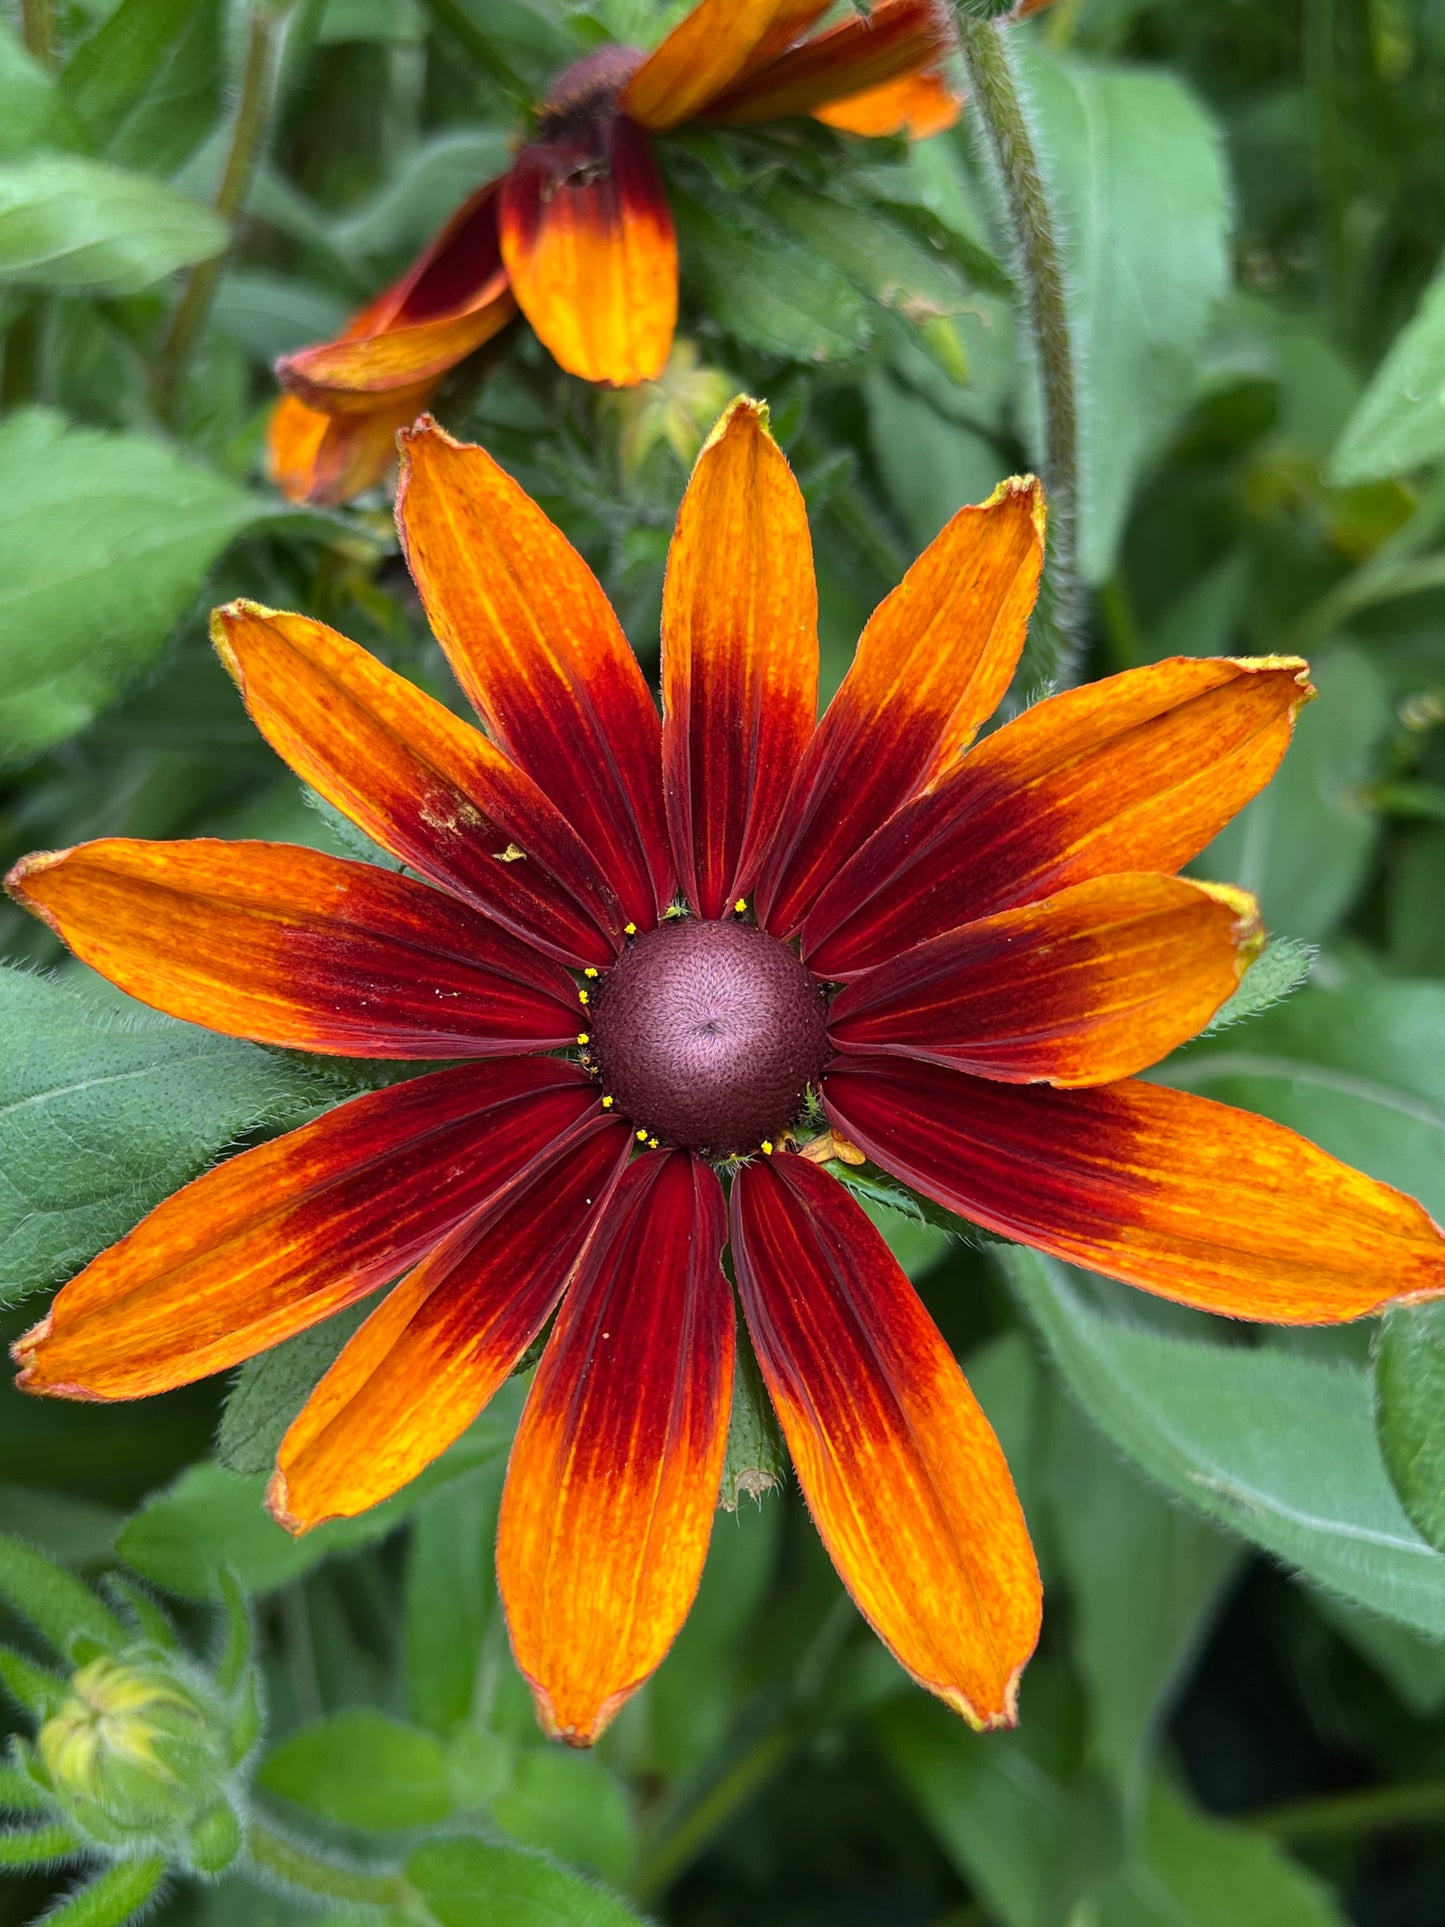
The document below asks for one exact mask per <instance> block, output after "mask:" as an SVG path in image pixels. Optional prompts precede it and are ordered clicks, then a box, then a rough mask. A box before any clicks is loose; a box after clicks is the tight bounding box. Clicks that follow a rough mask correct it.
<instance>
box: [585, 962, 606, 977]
mask: <svg viewBox="0 0 1445 1927" xmlns="http://www.w3.org/2000/svg"><path fill="white" fill-rule="evenodd" d="M582 975H583V976H584V977H597V976H600V975H601V972H600V971H598V970H596V969H594V968H593V966H592V965H591V964H588V966H587V968H586V969H585V970H584V971H583V972H582Z"/></svg>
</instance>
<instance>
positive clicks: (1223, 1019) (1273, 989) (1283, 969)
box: [1200, 937, 1315, 1037]
mask: <svg viewBox="0 0 1445 1927" xmlns="http://www.w3.org/2000/svg"><path fill="white" fill-rule="evenodd" d="M1314 960H1315V950H1314V946H1313V945H1312V944H1308V943H1301V942H1300V940H1299V938H1298V937H1271V938H1270V940H1269V942H1268V943H1267V944H1266V945H1265V947H1264V949H1263V950H1262V951H1261V952H1260V954H1259V956H1257V957H1256V958H1255V960H1254V962H1253V963H1252V964H1251V965H1250V966H1249V968H1248V970H1246V971H1245V973H1244V976H1243V978H1242V980H1241V982H1240V986H1239V988H1238V990H1236V991H1235V993H1234V995H1233V996H1232V997H1231V998H1230V999H1229V1001H1228V1002H1227V1003H1224V1004H1221V1005H1220V1007H1219V1009H1218V1010H1217V1011H1215V1013H1214V1015H1213V1017H1212V1018H1211V1019H1210V1021H1209V1022H1208V1024H1206V1026H1205V1027H1204V1029H1203V1030H1202V1031H1201V1032H1200V1035H1201V1036H1202V1037H1210V1036H1212V1035H1213V1034H1214V1032H1215V1031H1218V1030H1228V1029H1230V1027H1231V1026H1232V1025H1234V1024H1242V1023H1244V1021H1245V1020H1246V1019H1247V1018H1250V1017H1258V1016H1259V1014H1260V1012H1261V1011H1264V1010H1271V1009H1273V1007H1274V1005H1276V1004H1282V1003H1283V1002H1284V1001H1285V999H1286V998H1287V997H1291V996H1293V994H1294V993H1295V991H1297V990H1298V989H1299V988H1300V986H1301V985H1302V984H1304V983H1306V982H1307V981H1308V979H1309V974H1310V971H1311V970H1312V969H1313V968H1314Z"/></svg>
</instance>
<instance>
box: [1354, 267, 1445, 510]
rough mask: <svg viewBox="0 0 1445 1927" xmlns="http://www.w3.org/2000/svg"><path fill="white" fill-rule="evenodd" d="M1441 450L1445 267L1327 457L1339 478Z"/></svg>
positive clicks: (1400, 465) (1394, 467) (1378, 471)
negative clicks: (1329, 456)
mask: <svg viewBox="0 0 1445 1927" xmlns="http://www.w3.org/2000/svg"><path fill="white" fill-rule="evenodd" d="M1442 455H1445V267H1442V268H1441V269H1440V270H1439V271H1438V272H1437V273H1436V276H1435V279H1434V280H1433V281H1432V282H1431V283H1430V285H1429V287H1428V288H1426V290H1425V292H1424V294H1423V295H1422V296H1421V298H1420V305H1419V307H1418V309H1417V310H1416V312H1415V314H1414V316H1413V317H1412V319H1411V320H1409V321H1408V322H1406V324H1405V326H1404V327H1403V328H1402V329H1401V331H1400V333H1399V334H1398V335H1397V336H1396V338H1395V340H1394V342H1393V344H1392V345H1391V348H1390V351H1389V353H1388V354H1387V355H1386V356H1385V359H1384V361H1383V362H1382V363H1381V364H1380V366H1379V367H1378V368H1377V369H1376V371H1375V374H1374V376H1373V378H1372V379H1371V381H1370V385H1369V387H1368V388H1366V390H1365V392H1364V394H1363V395H1361V397H1360V399H1359V402H1358V403H1357V405H1356V407H1355V411H1354V413H1353V414H1352V415H1351V416H1350V419H1349V420H1348V421H1347V422H1346V424H1345V429H1344V433H1343V434H1342V435H1341V436H1340V439H1339V441H1338V443H1337V444H1336V445H1335V451H1334V454H1333V455H1332V456H1331V458H1330V465H1329V471H1328V479H1329V480H1330V481H1331V482H1334V483H1338V484H1340V485H1341V486H1345V487H1348V486H1351V485H1352V484H1355V483H1359V482H1375V481H1381V480H1383V479H1384V478H1385V477H1387V476H1391V475H1408V474H1409V473H1410V471H1411V470H1412V469H1416V468H1420V467H1421V466H1422V465H1423V464H1424V463H1426V462H1435V461H1438V460H1439V459H1440V457H1441V456H1442Z"/></svg>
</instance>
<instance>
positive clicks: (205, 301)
mask: <svg viewBox="0 0 1445 1927" xmlns="http://www.w3.org/2000/svg"><path fill="white" fill-rule="evenodd" d="M275 36H276V10H275V9H274V8H272V7H270V6H268V5H266V4H265V0H258V4H257V5H255V6H254V7H253V8H252V11H251V19H250V24H249V26H248V28H247V33H246V65H245V71H244V72H243V74H242V76H241V98H240V100H239V101H238V103H237V106H236V119H235V122H234V125H233V126H232V129H231V148H230V152H229V153H228V154H227V156H226V167H225V172H224V173H223V174H222V176H221V185H220V186H219V188H217V190H216V199H215V208H216V212H217V213H218V214H219V215H220V216H221V218H222V219H223V220H224V221H226V222H227V223H228V224H230V223H233V222H234V221H235V219H236V217H237V216H238V215H239V214H240V213H241V211H242V209H243V208H244V207H245V204H246V197H247V195H248V194H249V193H250V190H251V180H252V176H253V175H254V174H255V171H256V163H257V162H258V161H259V159H260V157H261V146H262V142H263V141H264V139H265V136H266V125H267V122H268V120H269V119H270V113H271V82H272V79H273V74H274V68H275V58H274V56H275ZM229 252H230V249H229V248H225V249H223V250H222V251H221V253H220V254H215V255H212V257H211V259H210V260H209V261H201V262H198V263H197V265H196V266H195V267H194V268H192V269H191V273H190V278H189V280H188V281H187V282H186V287H185V292H184V293H183V294H182V296H181V298H180V301H179V303H178V304H177V307H176V311H175V314H174V315H173V316H172V317H171V325H170V331H169V333H168V334H167V335H166V339H165V341H164V343H163V344H162V347H161V352H160V359H159V361H158V363H157V366H156V373H155V383H154V392H155V402H156V407H157V409H158V411H159V413H160V414H161V416H162V417H163V418H164V419H166V420H169V419H170V418H171V415H172V412H173V410H174V407H175V401H176V395H177V392H178V389H179V387H180V379H181V376H182V374H183V373H184V372H185V366H186V362H187V360H188V359H189V357H190V353H191V349H192V348H193V347H194V345H195V341H196V337H197V335H198V334H199V333H200V331H201V329H202V328H203V327H204V325H205V322H206V318H207V316H208V315H209V314H210V312H211V304H212V302H213V301H214V300H215V298H216V287H217V284H218V283H219V281H220V278H221V269H222V268H223V266H224V265H225V262H226V258H227V255H228V254H229Z"/></svg>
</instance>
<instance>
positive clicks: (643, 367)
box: [502, 109, 677, 388]
mask: <svg viewBox="0 0 1445 1927" xmlns="http://www.w3.org/2000/svg"><path fill="white" fill-rule="evenodd" d="M502 254H503V256H504V258H505V260H506V263H507V272H508V274H509V275H510V276H511V283H512V289H513V292H514V293H515V295H516V299H517V302H518V305H519V306H520V307H521V309H522V312H523V313H524V314H525V315H526V317H527V319H528V321H530V322H531V324H532V326H533V327H534V328H535V329H536V331H537V334H538V337H539V338H540V340H541V342H542V344H543V346H544V347H545V348H546V349H547V350H548V351H549V352H550V353H551V355H552V357H553V359H554V360H555V361H557V362H558V363H559V364H560V365H561V366H562V367H563V368H565V369H566V370H567V372H568V374H571V375H580V376H581V378H582V379H583V380H584V381H604V382H611V383H612V384H613V385H614V386H616V387H620V388H630V387H633V386H634V385H635V384H636V383H637V382H640V381H655V380H656V379H657V377H658V376H659V375H660V374H661V373H662V371H663V369H664V368H665V367H666V366H667V357H668V354H669V353H670V351H671V349H672V336H673V330H674V329H675V328H676V326H677V235H676V232H675V231H674V229H673V225H672V215H671V214H670V212H669V211H668V206H667V195H666V193H665V192H664V190H663V185H662V176H661V175H660V174H659V173H658V171H657V162H656V161H655V160H654V159H653V157H652V149H651V147H650V145H649V143H648V139H647V135H646V134H645V133H644V132H643V130H642V129H641V128H640V127H638V126H636V125H635V124H634V123H633V122H632V121H630V120H627V119H625V118H624V117H623V116H621V115H619V114H617V113H616V112H614V111H611V110H608V109H604V110H602V111H599V112H598V113H596V114H594V115H584V116H575V117H569V118H568V119H567V120H566V121H565V122H563V123H561V124H560V125H559V127H558V130H557V132H556V133H555V134H553V135H552V136H550V137H545V136H544V137H543V138H540V139H538V140H534V141H528V142H527V144H526V146H525V147H523V148H522V150H521V151H520V153H519V154H518V155H517V158H516V160H515V162H514V163H513V165H512V171H511V173H510V174H509V175H508V176H507V183H506V186H505V187H504V188H503V190H502Z"/></svg>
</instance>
